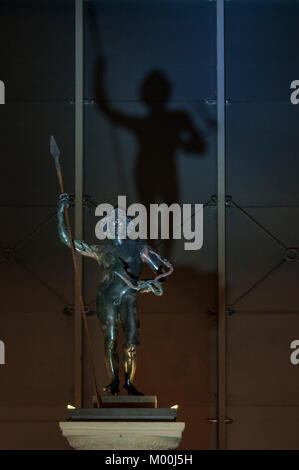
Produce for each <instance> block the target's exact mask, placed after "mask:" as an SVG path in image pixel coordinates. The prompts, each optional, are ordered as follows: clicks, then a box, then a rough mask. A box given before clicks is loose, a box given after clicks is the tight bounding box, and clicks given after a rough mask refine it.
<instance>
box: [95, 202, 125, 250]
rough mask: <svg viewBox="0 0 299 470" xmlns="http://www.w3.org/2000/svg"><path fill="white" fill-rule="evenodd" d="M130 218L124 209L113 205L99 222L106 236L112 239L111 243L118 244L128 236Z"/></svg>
mask: <svg viewBox="0 0 299 470" xmlns="http://www.w3.org/2000/svg"><path fill="white" fill-rule="evenodd" d="M131 220H132V219H131V218H130V217H128V216H127V214H126V211H125V210H124V209H122V208H121V207H118V206H115V207H114V208H113V210H111V211H110V212H108V214H107V216H106V217H105V218H104V219H102V221H101V222H102V223H103V228H104V230H105V232H106V234H107V237H108V238H109V239H112V240H113V243H115V244H120V243H122V242H123V240H124V239H125V238H127V237H129V236H130V232H131V229H130V227H129V223H130V222H131Z"/></svg>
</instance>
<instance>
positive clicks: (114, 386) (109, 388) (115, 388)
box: [103, 382, 119, 395]
mask: <svg viewBox="0 0 299 470" xmlns="http://www.w3.org/2000/svg"><path fill="white" fill-rule="evenodd" d="M103 391H104V392H108V393H110V394H111V395H118V394H119V384H118V382H112V383H111V384H109V385H106V387H104V388H103Z"/></svg>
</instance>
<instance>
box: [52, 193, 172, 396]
mask: <svg viewBox="0 0 299 470" xmlns="http://www.w3.org/2000/svg"><path fill="white" fill-rule="evenodd" d="M65 207H67V208H68V207H69V196H68V194H66V193H63V194H61V195H60V196H59V202H58V233H59V237H60V240H61V241H62V243H64V244H65V245H67V246H68V247H70V246H71V244H70V239H69V235H68V231H67V227H66V222H65ZM111 220H112V221H113V223H112V228H113V231H114V235H115V238H114V239H113V241H112V243H109V244H107V245H89V244H87V243H86V242H85V241H81V240H74V246H75V249H76V251H77V252H78V253H80V254H82V255H84V256H89V257H90V258H94V259H95V260H96V261H97V262H98V264H99V265H100V266H101V268H102V269H103V277H102V280H101V283H100V285H99V289H98V295H97V302H96V306H97V315H98V318H99V320H100V324H101V328H102V331H103V335H104V339H105V362H106V368H107V372H108V375H109V377H110V380H111V383H110V384H109V385H107V386H106V387H104V391H107V392H108V393H110V394H112V395H115V394H118V393H119V377H118V373H119V358H118V354H117V337H118V325H117V322H118V321H120V323H121V325H122V328H123V331H124V334H125V338H126V340H125V344H124V357H123V364H124V371H125V383H124V389H126V390H127V392H128V395H143V393H141V392H139V391H138V390H137V389H136V387H134V385H133V379H134V375H135V371H136V349H137V346H138V345H139V327H140V324H139V318H138V310H137V301H136V300H137V299H136V297H137V292H139V291H140V292H153V293H154V294H156V295H161V294H162V293H163V289H162V286H161V284H160V282H161V281H164V280H165V278H166V277H167V276H168V275H169V274H171V273H172V271H173V268H172V265H171V264H170V263H169V261H167V260H165V259H163V258H161V256H160V255H159V254H158V253H157V252H155V251H154V250H152V249H151V248H150V246H149V245H148V244H147V243H146V242H144V241H141V240H130V239H129V238H123V237H121V236H120V233H123V230H124V229H125V233H126V235H128V231H129V229H128V227H129V222H130V220H131V219H130V218H129V217H127V216H125V217H124V216H123V214H121V209H119V208H115V209H114V212H113V217H112V218H111ZM110 229H111V224H110ZM143 263H146V264H147V265H149V266H150V268H151V269H152V270H153V271H154V272H155V273H156V277H155V279H152V280H145V281H143V280H140V279H139V278H140V275H141V271H142V266H143Z"/></svg>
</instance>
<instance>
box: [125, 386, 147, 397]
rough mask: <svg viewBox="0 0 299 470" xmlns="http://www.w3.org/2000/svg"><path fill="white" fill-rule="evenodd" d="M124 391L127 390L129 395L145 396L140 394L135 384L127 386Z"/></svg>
mask: <svg viewBox="0 0 299 470" xmlns="http://www.w3.org/2000/svg"><path fill="white" fill-rule="evenodd" d="M124 389H126V390H127V392H128V395H144V393H142V392H139V390H137V388H136V387H134V385H133V384H125V385H124Z"/></svg>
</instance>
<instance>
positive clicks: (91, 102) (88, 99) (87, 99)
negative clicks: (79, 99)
mask: <svg viewBox="0 0 299 470" xmlns="http://www.w3.org/2000/svg"><path fill="white" fill-rule="evenodd" d="M94 103H95V100H94V98H84V99H83V104H94ZM69 104H72V105H74V104H75V99H74V98H70V99H69Z"/></svg>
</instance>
